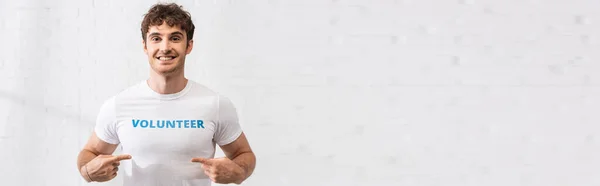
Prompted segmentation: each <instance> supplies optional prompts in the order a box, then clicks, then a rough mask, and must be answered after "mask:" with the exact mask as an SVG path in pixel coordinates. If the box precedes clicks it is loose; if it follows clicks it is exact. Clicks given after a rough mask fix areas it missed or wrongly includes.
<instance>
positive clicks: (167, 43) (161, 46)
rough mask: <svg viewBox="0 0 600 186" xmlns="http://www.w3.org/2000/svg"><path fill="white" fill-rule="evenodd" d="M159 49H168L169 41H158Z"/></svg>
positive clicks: (169, 46) (169, 48) (169, 47)
mask: <svg viewBox="0 0 600 186" xmlns="http://www.w3.org/2000/svg"><path fill="white" fill-rule="evenodd" d="M160 50H161V51H170V50H171V43H169V41H166V40H165V41H163V42H161V43H160Z"/></svg>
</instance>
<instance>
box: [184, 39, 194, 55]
mask: <svg viewBox="0 0 600 186" xmlns="http://www.w3.org/2000/svg"><path fill="white" fill-rule="evenodd" d="M192 48H194V40H189V41H188V45H187V48H186V49H185V54H190V52H192Z"/></svg>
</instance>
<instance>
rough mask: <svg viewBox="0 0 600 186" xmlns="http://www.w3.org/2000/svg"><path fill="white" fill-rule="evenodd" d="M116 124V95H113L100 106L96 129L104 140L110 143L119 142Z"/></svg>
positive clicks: (99, 136)
mask: <svg viewBox="0 0 600 186" xmlns="http://www.w3.org/2000/svg"><path fill="white" fill-rule="evenodd" d="M116 124H117V121H116V114H115V97H111V98H109V99H108V100H106V101H105V102H104V103H103V104H102V106H101V107H100V111H99V112H98V116H97V118H96V126H95V127H94V131H95V132H96V135H97V136H98V138H100V139H101V140H102V141H105V142H107V143H110V144H119V137H118V136H117V130H116V129H117V127H116Z"/></svg>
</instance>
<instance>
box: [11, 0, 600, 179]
mask: <svg viewBox="0 0 600 186" xmlns="http://www.w3.org/2000/svg"><path fill="white" fill-rule="evenodd" d="M153 2H156V1H141V0H139V1H122V2H118V1H100V0H95V1H94V0H92V1H89V0H88V1H75V0H63V1H56V2H46V1H7V0H4V1H1V2H0V33H1V36H2V40H1V41H2V42H1V44H0V85H1V86H0V149H2V151H1V152H0V159H2V160H4V162H3V163H2V165H1V166H0V175H1V176H0V178H2V179H1V180H2V182H3V183H2V185H36V186H42V185H52V186H54V185H57V186H58V185H86V184H85V183H84V182H83V181H82V180H81V178H80V177H79V175H78V173H77V170H76V168H75V167H76V157H77V153H78V152H79V150H80V149H81V147H82V146H83V143H84V142H85V140H86V139H87V137H88V135H89V133H90V132H91V131H92V128H93V125H94V123H93V121H94V120H95V116H96V114H97V111H98V109H99V106H100V104H101V102H102V101H103V100H104V99H106V98H107V97H108V96H111V95H113V94H115V93H117V92H118V91H120V90H122V89H124V88H126V87H128V86H130V85H131V84H133V83H135V82H138V81H140V80H141V79H143V78H145V77H147V72H148V66H147V62H146V61H145V56H144V55H143V52H142V48H141V47H142V45H141V38H140V33H139V23H140V21H141V18H142V14H143V13H144V12H145V11H146V10H147V8H148V7H149V6H150V5H151V3H153ZM177 2H179V3H181V4H182V5H184V6H185V8H186V9H188V10H189V11H190V12H191V13H192V15H193V18H194V21H195V23H196V25H197V28H198V29H197V31H196V35H195V40H196V42H195V44H196V45H195V48H194V51H193V52H192V54H191V55H190V56H189V58H188V59H187V61H188V65H187V71H186V72H187V75H188V77H189V78H191V79H193V80H196V81H199V82H202V83H204V84H206V85H208V86H210V87H213V88H214V89H216V90H218V91H220V92H222V93H224V94H226V95H228V96H229V97H231V98H232V100H233V101H234V102H235V103H236V105H237V106H238V108H239V111H240V118H241V120H242V123H243V127H244V129H245V131H246V133H247V134H248V137H249V139H250V142H251V144H252V146H253V148H254V150H255V151H256V153H257V156H258V157H257V158H258V165H257V168H256V171H255V173H254V175H253V176H252V177H251V178H250V179H249V180H247V182H246V183H244V184H243V185H248V186H258V185H260V186H264V185H278V186H285V185H289V186H304V185H323V186H325V185H327V186H329V185H374V186H387V185H405V186H423V185H439V186H450V185H460V186H466V185H472V186H482V185H485V186H506V185H528V186H529V185H531V186H533V185H535V186H563V185H570V186H575V185H577V186H587V185H598V184H600V169H599V168H598V167H600V161H598V160H599V159H598V157H599V155H600V150H599V148H598V147H599V146H598V143H599V137H598V134H599V133H600V132H599V131H600V127H599V126H598V125H597V123H598V122H600V117H599V116H600V115H598V114H595V112H596V111H598V110H600V96H598V95H600V88H599V85H600V76H598V75H597V73H598V72H600V65H598V64H597V63H596V62H597V60H598V58H599V55H598V54H600V53H598V52H597V51H598V50H599V49H600V47H599V44H600V43H599V42H600V40H599V38H598V37H597V36H598V33H600V26H599V23H600V13H598V11H597V8H598V7H599V5H600V3H599V2H598V1H584V0H570V1H568V0H562V1H558V0H557V1H539V0H529V1H517V0H511V1H508V0H493V1H492V0H490V1H478V0H455V1H443V0H437V1H433V0H419V1H417V0H372V1H367V0H362V1H358V0H331V1H324V0H322V1H317V0H311V1H308V0H295V1H292V0H287V1H284V0H268V1H267V0H262V1H231V0H230V1H213V0H196V1H191V0H189V1H177ZM109 72H110V73H115V74H116V75H115V76H108V75H106V74H107V73H109ZM218 155H221V154H218ZM120 181H121V178H117V179H115V180H114V181H111V182H107V183H102V184H95V185H119V182H120Z"/></svg>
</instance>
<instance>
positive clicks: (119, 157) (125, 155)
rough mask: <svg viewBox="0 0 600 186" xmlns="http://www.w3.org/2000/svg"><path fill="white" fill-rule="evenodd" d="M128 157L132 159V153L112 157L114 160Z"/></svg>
mask: <svg viewBox="0 0 600 186" xmlns="http://www.w3.org/2000/svg"><path fill="white" fill-rule="evenodd" d="M128 159H131V155H129V154H121V155H118V156H114V157H113V158H112V160H113V161H121V160H128Z"/></svg>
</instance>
